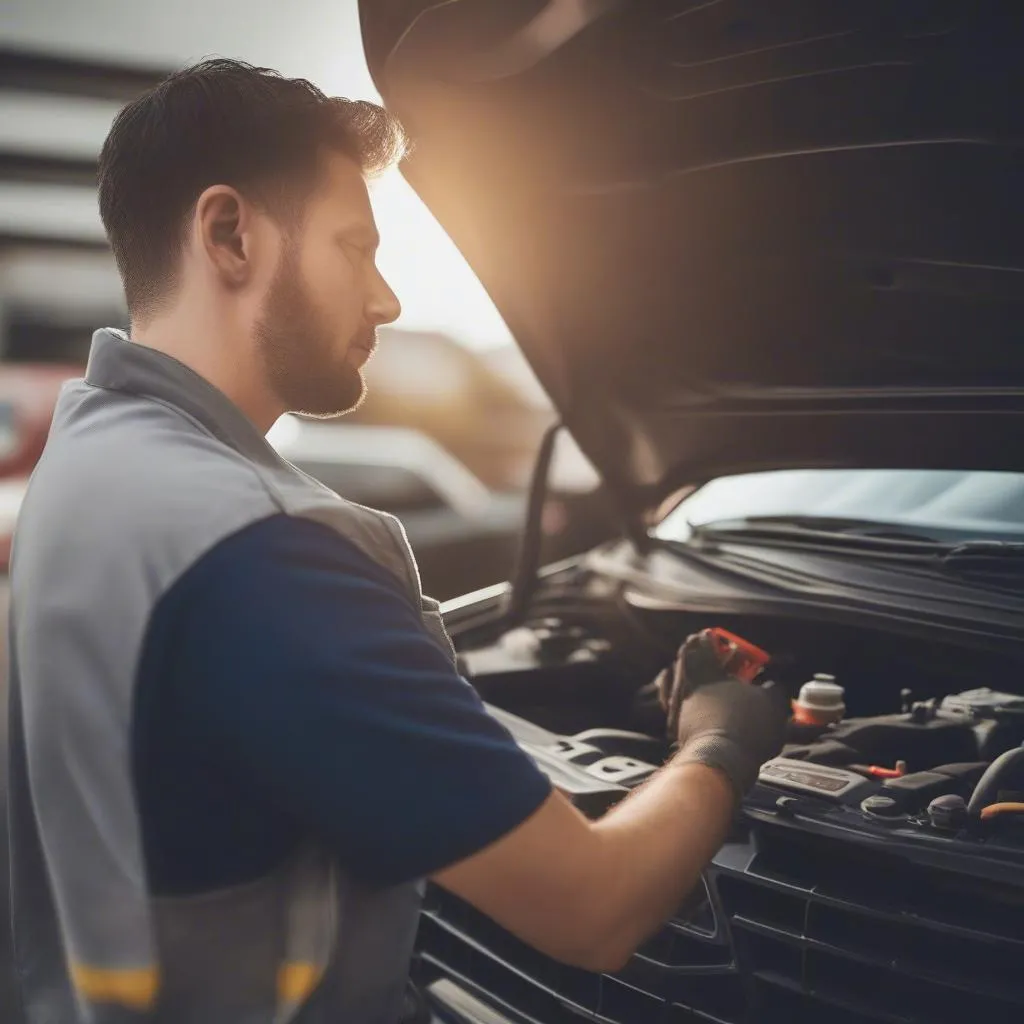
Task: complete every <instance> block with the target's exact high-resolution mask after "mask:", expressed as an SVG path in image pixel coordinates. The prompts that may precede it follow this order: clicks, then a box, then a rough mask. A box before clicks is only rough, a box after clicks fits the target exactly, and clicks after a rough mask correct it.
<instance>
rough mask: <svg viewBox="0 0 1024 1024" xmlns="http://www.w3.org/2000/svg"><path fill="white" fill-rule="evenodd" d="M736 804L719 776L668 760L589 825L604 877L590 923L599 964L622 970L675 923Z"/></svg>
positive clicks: (730, 789)
mask: <svg viewBox="0 0 1024 1024" xmlns="http://www.w3.org/2000/svg"><path fill="white" fill-rule="evenodd" d="M735 805H736V795H735V791H734V789H733V787H732V785H731V784H730V782H729V780H728V779H727V778H726V777H725V776H724V775H722V774H721V773H720V772H718V771H716V770H715V769H713V768H709V767H707V766H706V765H703V764H694V763H681V762H677V761H675V762H674V761H670V762H669V763H668V764H667V765H666V766H665V767H664V768H663V769H662V770H661V771H660V772H658V774H657V775H655V776H654V777H653V778H652V779H651V780H650V781H649V782H647V783H646V785H644V786H643V787H641V788H640V789H638V790H637V791H636V792H634V793H633V794H632V795H631V796H630V797H629V798H628V799H627V800H625V801H623V802H622V803H621V804H619V806H618V807H616V808H614V809H613V810H612V811H610V812H609V813H608V814H607V815H606V816H605V817H604V818H602V819H601V820H600V821H599V822H597V823H596V824H595V825H594V831H595V832H596V833H597V836H598V838H599V850H600V853H599V855H598V860H597V870H598V871H599V872H600V875H601V877H602V884H601V888H600V889H599V891H600V892H601V893H602V895H601V898H600V899H599V900H598V901H596V904H597V905H596V906H595V908H594V909H595V911H596V919H595V920H594V921H593V922H592V927H593V928H594V934H595V937H599V938H600V941H601V947H602V949H601V952H600V954H599V956H598V959H599V960H604V959H607V961H608V964H609V966H617V965H619V964H621V963H624V962H625V961H626V960H627V959H628V958H629V956H630V954H632V952H633V951H634V950H635V949H636V948H637V946H639V945H640V944H641V943H642V942H643V941H644V940H645V939H646V938H647V937H648V936H649V935H650V934H652V933H653V932H654V931H655V930H656V929H657V928H658V926H659V925H661V924H662V923H663V922H664V921H665V920H667V919H668V918H669V917H671V916H672V914H673V913H674V912H675V911H676V910H677V909H678V908H679V906H680V905H681V903H682V902H683V900H684V898H685V897H686V895H687V893H689V892H690V890H691V889H692V888H693V886H694V885H695V884H696V883H697V881H698V880H699V878H700V873H701V871H702V870H703V868H704V866H705V865H706V864H707V863H708V861H709V860H710V859H711V858H712V857H713V856H714V854H715V851H716V850H718V848H719V847H720V846H721V845H722V842H723V840H724V839H725V835H726V832H727V831H728V828H729V822H730V820H731V819H732V815H733V813H734V810H735Z"/></svg>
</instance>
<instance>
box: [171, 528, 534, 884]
mask: <svg viewBox="0 0 1024 1024" xmlns="http://www.w3.org/2000/svg"><path fill="white" fill-rule="evenodd" d="M179 598H182V599H181V600H179V601H177V602H176V606H177V608H178V612H177V615H178V617H179V621H178V622H177V623H176V626H175V634H176V635H177V637H178V645H177V649H176V652H175V658H174V662H175V675H176V677H177V685H176V689H177V691H178V700H179V703H180V710H181V713H182V714H183V715H185V716H187V718H188V719H189V720H190V721H191V722H192V723H193V728H194V729H195V730H196V738H197V741H198V742H200V743H203V744H209V745H211V746H216V747H217V749H218V750H219V751H220V753H221V754H222V755H223V757H224V758H225V759H226V761H227V762H228V763H230V764H232V765H233V766H234V767H235V768H236V769H237V771H238V773H239V777H244V778H245V779H247V780H248V784H250V785H251V786H254V787H256V788H257V789H258V791H259V792H260V793H261V794H263V796H265V799H266V800H267V801H268V804H269V805H272V806H273V808H274V809H275V812H282V811H283V812H285V813H287V814H289V815H291V816H293V817H294V818H295V819H296V821H297V822H299V823H300V824H301V825H302V826H303V827H304V828H307V829H309V830H311V831H312V832H314V833H316V834H317V835H318V836H320V837H321V838H322V839H324V840H326V841H327V842H328V843H329V844H330V845H331V847H333V849H335V850H336V851H337V853H338V856H339V857H340V859H341V861H342V863H343V864H344V865H345V866H346V867H347V868H348V869H349V870H351V871H352V872H353V873H354V874H355V875H356V876H358V877H361V878H363V879H365V880H367V881H370V882H374V883H395V882H399V881H403V880H407V879H412V878H419V877H423V876H425V875H428V874H430V873H431V872H433V871H435V870H437V869H439V868H442V867H445V866H447V865H449V864H451V863H454V862H456V861H458V860H460V859H462V858H463V857H466V856H468V855H470V854H472V853H474V852H476V851H477V850H480V849H482V848H483V847H484V846H486V845H488V844H490V843H491V842H493V841H494V840H496V839H498V838H499V837H501V836H502V835H504V834H505V833H507V832H508V831H510V830H511V829H513V828H514V827H515V826H516V825H518V824H520V823H521V822H522V821H524V820H525V819H526V818H527V817H529V815H530V814H531V813H532V812H533V811H534V810H536V809H537V808H538V807H539V806H540V804H541V803H543V801H544V800H545V798H546V797H547V795H548V793H549V791H550V786H549V783H548V781H547V779H546V778H545V777H544V775H543V774H542V773H541V772H540V771H539V770H538V769H537V768H536V766H535V765H534V764H533V762H532V761H531V760H530V759H529V758H528V757H527V756H526V755H525V754H524V753H523V752H522V751H521V750H520V749H519V748H518V747H517V745H516V743H515V741H514V740H513V739H512V737H511V736H510V734H509V733H508V731H507V730H506V729H505V728H504V727H503V726H502V725H501V724H500V723H499V722H497V721H496V720H495V719H494V718H492V717H491V716H490V715H488V714H487V712H486V710H485V708H484V707H483V704H482V703H481V701H480V698H479V697H478V695H477V694H476V691H475V690H474V689H473V688H472V687H471V686H470V685H469V684H468V683H467V682H466V681H465V680H463V679H462V678H461V677H460V676H459V675H458V674H457V672H456V670H455V668H454V667H453V665H452V664H451V661H450V660H449V658H448V656H447V655H446V653H445V652H444V651H443V649H442V647H441V645H440V644H439V642H438V641H437V640H436V639H435V638H434V637H433V636H432V635H431V634H430V633H429V631H428V630H427V629H426V627H425V626H424V625H423V623H422V620H421V618H420V614H419V610H418V609H417V608H416V607H415V606H414V604H413V602H412V600H411V599H410V597H409V596H408V595H407V594H406V593H405V591H404V589H403V588H402V586H401V585H400V584H399V583H398V581H397V580H395V579H394V578H393V577H392V576H391V575H390V573H389V572H388V571H387V570H385V569H384V568H383V567H382V566H380V565H378V564H377V563H375V562H374V561H373V560H371V559H370V558H369V557H367V555H366V554H364V553H363V552H362V551H361V550H360V549H359V548H358V547H357V546H356V545H355V544H353V543H351V542H349V541H347V540H346V539H345V538H343V537H341V536H340V535H339V534H337V533H336V532H335V531H334V530H332V529H330V528H329V527H326V526H324V525H322V524H319V523H314V522H311V521H307V520H302V519H297V518H291V517H288V516H283V515H282V516H276V517H274V518H271V519H268V520H264V521H262V522H260V523H258V524H255V525H254V526H251V527H249V528H247V529H246V530H243V531H242V532H241V533H239V534H237V535H235V536H233V537H231V538H229V539H228V540H226V541H223V542H222V543H221V544H219V545H218V546H217V547H216V548H214V549H213V550H212V551H211V552H210V553H209V554H207V555H206V556H204V558H203V559H202V560H201V562H200V563H199V564H198V565H197V566H195V567H194V568H193V570H191V571H190V573H189V579H188V581H187V593H186V594H180V595H179Z"/></svg>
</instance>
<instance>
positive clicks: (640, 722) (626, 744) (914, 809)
mask: <svg viewBox="0 0 1024 1024" xmlns="http://www.w3.org/2000/svg"><path fill="white" fill-rule="evenodd" d="M706 624H707V623H700V622H697V621H690V620H686V621H682V622H677V627H682V629H683V630H693V629H696V628H703V626H704V625H706ZM636 628H637V624H636V623H632V624H631V629H632V631H633V632H634V633H635V630H636ZM645 628H646V629H647V631H648V635H647V636H646V637H645V639H646V640H647V642H648V643H647V645H646V646H645V645H644V644H643V643H641V644H639V645H636V644H635V643H634V646H628V645H626V644H623V642H622V640H623V638H622V637H621V636H618V637H615V636H614V630H609V629H608V627H607V624H606V625H605V628H604V629H603V630H602V631H601V632H598V631H596V630H594V629H593V628H587V627H586V626H585V625H582V624H580V623H575V624H574V623H571V622H568V621H566V620H564V619H561V618H556V617H547V618H545V619H542V620H540V621H537V622H535V623H532V624H530V625H527V626H523V627H520V628H518V629H514V630H510V631H507V632H503V633H501V634H500V635H499V636H497V637H496V638H494V639H493V641H492V642H489V643H486V644H483V645H481V646H479V647H476V648H473V647H468V648H465V649H464V650H463V652H462V655H461V657H462V662H463V665H462V667H463V670H464V671H465V672H466V674H467V675H468V676H469V678H471V679H472V681H473V682H474V684H475V685H476V686H477V687H478V689H479V690H480V691H481V693H482V694H483V696H484V698H485V699H486V700H487V701H488V702H489V703H490V704H491V706H492V710H494V711H495V713H497V714H498V715H499V716H501V717H502V718H503V719H504V721H505V722H506V724H507V725H508V726H509V728H510V729H511V730H512V731H513V733H514V734H515V735H516V736H517V737H518V738H519V739H520V741H521V742H522V743H524V745H525V746H526V747H527V748H528V749H529V750H530V751H531V753H533V754H534V755H535V756H536V757H538V758H539V759H540V760H541V761H543V762H544V763H545V764H546V765H549V764H552V763H553V764H556V765H558V767H559V769H560V770H561V771H562V773H563V776H564V777H562V778H561V784H563V785H564V786H568V785H569V776H570V775H573V774H576V773H573V771H572V769H580V770H581V771H580V772H579V773H578V775H579V777H578V778H577V779H576V785H575V789H576V790H578V791H579V792H575V791H574V790H573V789H572V788H571V787H570V788H569V789H568V790H567V791H568V792H574V795H576V796H577V798H578V799H579V800H580V802H581V805H582V806H584V807H585V808H586V809H593V810H594V811H595V812H596V813H600V812H601V811H603V810H604V809H605V808H606V807H607V806H608V804H609V803H610V802H614V800H615V799H617V798H619V797H621V795H622V793H623V790H624V789H629V788H632V787H633V786H635V785H638V784H639V783H641V782H642V781H643V780H644V779H646V778H647V777H648V776H649V775H650V774H651V773H652V772H653V771H655V770H656V768H657V767H658V766H659V765H660V764H662V763H663V762H664V760H665V759H666V758H667V757H668V756H669V754H670V747H669V743H668V741H667V739H666V737H665V723H664V715H663V713H662V710H661V708H660V706H659V704H658V700H657V695H656V693H655V691H654V687H653V686H652V685H651V683H650V680H651V679H652V678H653V676H654V674H655V673H656V671H657V669H658V668H659V667H660V666H661V665H662V664H664V663H667V661H668V660H669V658H670V657H671V655H672V653H674V646H675V642H677V641H678V640H681V639H682V638H683V636H685V635H686V634H685V632H682V631H678V630H672V631H671V632H670V626H669V623H667V622H662V623H660V624H658V625H657V626H656V625H655V624H654V623H650V622H648V623H646V624H645ZM757 632H758V634H759V637H758V638H759V640H762V636H763V635H764V634H765V633H768V634H769V636H771V634H772V633H775V636H772V637H771V639H775V640H777V641H778V643H779V644H780V646H779V647H778V648H776V649H775V650H776V652H777V653H776V654H775V657H774V658H773V660H772V662H771V664H770V665H769V668H768V671H770V672H773V673H775V674H776V675H777V676H779V677H781V680H780V681H781V682H782V684H783V685H785V686H786V687H787V688H788V689H789V690H790V691H791V692H792V694H793V698H794V699H793V708H794V714H793V718H792V719H791V721H790V724H789V729H788V742H787V745H786V747H785V749H784V751H783V752H782V756H781V757H780V758H779V759H777V760H776V761H774V762H772V763H770V764H769V765H767V766H765V769H764V770H763V772H762V776H761V781H762V782H763V783H764V784H765V785H766V786H772V787H775V788H778V789H782V790H786V791H791V792H793V793H797V794H801V795H806V796H810V797H818V798H820V799H823V800H828V801H832V802H836V801H840V800H842V801H844V802H848V801H849V798H850V797H851V795H860V797H861V805H862V810H863V811H864V813H866V814H871V815H873V816H875V817H884V816H888V817H890V818H897V817H900V816H906V815H921V816H926V815H927V814H928V809H929V807H930V806H931V805H932V803H933V801H936V800H937V799H938V798H945V799H942V800H939V802H938V803H937V804H936V805H935V807H934V808H933V816H935V817H936V820H937V821H939V820H941V821H942V822H945V823H948V822H949V821H954V822H957V823H959V824H965V823H966V820H967V819H966V818H965V814H966V812H967V808H968V805H969V804H971V801H972V799H973V801H974V805H973V806H974V810H975V811H979V812H980V810H981V809H983V807H990V806H992V805H994V804H996V803H999V804H1001V805H1006V806H1003V807H1001V808H1000V811H999V812H993V811H991V810H990V811H989V812H988V815H987V816H988V817H990V818H991V817H994V816H995V815H996V813H1002V812H1004V811H1005V812H1006V813H1012V812H1015V811H1016V810H1017V809H1016V808H1013V807H1011V806H1009V805H1013V804H1017V803H1022V801H1024V752H1022V753H1021V754H1015V753H1014V751H1019V750H1021V747H1022V744H1024V695H1022V694H1020V693H1016V692H1012V691H1011V690H1010V688H1009V687H1008V686H1007V687H1006V688H1005V689H997V688H995V687H992V686H979V685H973V686H971V685H969V684H971V683H974V684H977V683H978V682H979V678H978V677H979V676H981V675H982V667H983V660H982V659H980V658H979V659H977V664H978V671H977V672H976V673H975V674H973V675H972V674H971V673H970V672H969V671H966V667H967V664H968V662H969V660H970V655H969V654H967V653H965V652H961V653H960V655H959V660H960V661H961V662H962V663H963V665H964V670H960V666H959V665H958V664H957V659H955V658H953V656H952V654H951V653H947V654H946V655H944V660H943V663H942V664H941V666H939V665H938V664H937V662H936V656H935V653H936V652H935V651H934V650H933V649H930V648H928V647H927V646H926V645H924V644H922V645H920V646H919V647H918V648H917V650H918V652H919V653H918V654H917V661H916V663H915V645H913V644H908V643H906V642H905V641H901V640H899V639H898V638H894V637H892V636H887V635H883V634H875V635H872V634H870V633H866V632H862V633H861V634H859V635H851V634H850V633H848V632H845V631H842V630H838V629H833V630H830V631H824V630H818V631H816V632H815V633H814V635H813V637H812V638H810V639H809V641H808V645H807V646H808V647H809V648H813V650H811V651H809V652H802V651H800V650H798V649H795V648H793V647H790V646H787V645H786V642H787V640H790V634H793V633H794V632H797V631H795V630H794V628H793V627H792V626H791V625H790V626H788V628H786V629H776V630H771V629H770V627H769V629H768V630H766V629H765V624H763V623H761V624H760V625H759V629H758V630H757ZM669 637H671V638H672V639H671V640H669V639H668V638H669ZM828 638H831V639H832V641H833V643H834V644H835V647H834V648H833V650H832V651H831V652H830V651H829V650H828V649H827V646H826V643H823V641H827V639H828ZM634 641H635V636H634ZM762 642H763V641H762ZM769 649H771V648H769ZM816 669H820V671H816ZM825 669H827V670H828V671H827V672H826V671H824V670H825ZM961 673H962V674H961ZM965 684H968V685H967V688H964V687H965ZM861 708H864V709H865V710H867V709H871V710H872V711H874V712H876V713H867V714H857V713H855V712H856V711H857V710H859V709H861ZM851 712H854V713H851ZM996 762H1000V763H1001V764H1003V765H1004V766H1005V769H1004V771H1002V772H1001V773H1000V778H999V780H998V786H997V787H996V788H994V789H993V788H991V778H990V779H989V780H988V783H987V785H986V789H985V790H983V791H981V790H979V785H980V783H981V782H982V780H983V778H985V776H986V773H987V772H988V771H989V768H990V767H991V766H992V765H993V764H994V763H996ZM566 773H568V775H566ZM1018 775H1020V777H1018ZM594 779H596V780H598V781H600V782H602V783H607V784H608V786H607V788H606V789H605V790H603V791H602V792H601V795H600V796H598V795H597V794H596V793H595V792H594V791H593V787H592V786H591V785H590V780H594ZM584 790H585V791H586V794H587V795H586V796H584V792H583V791H584ZM997 797H998V798H999V799H998V800H997V799H996V798H997ZM1018 797H1020V798H1021V799H1017V798H1018ZM961 804H962V806H961ZM1019 810H1020V811H1022V812H1024V806H1022V807H1021V808H1019ZM922 820H924V818H923V817H922ZM1021 820H1024V816H1022V818H1021Z"/></svg>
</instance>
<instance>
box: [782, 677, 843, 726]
mask: <svg viewBox="0 0 1024 1024" xmlns="http://www.w3.org/2000/svg"><path fill="white" fill-rule="evenodd" d="M843 693H844V691H843V688H842V687H841V686H840V685H839V684H838V683H837V682H836V678H835V676H829V675H825V674H824V673H823V672H821V673H818V674H817V675H815V677H814V678H813V679H812V680H810V681H809V682H806V683H804V685H803V686H801V687H800V695H799V696H798V697H797V698H796V700H794V701H793V721H794V722H797V723H799V724H800V725H831V724H832V723H833V722H839V721H841V720H842V718H843V715H845V714H846V704H845V703H844V701H843Z"/></svg>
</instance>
